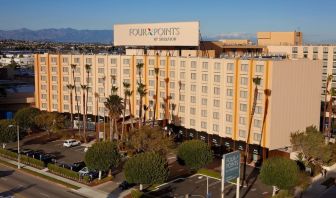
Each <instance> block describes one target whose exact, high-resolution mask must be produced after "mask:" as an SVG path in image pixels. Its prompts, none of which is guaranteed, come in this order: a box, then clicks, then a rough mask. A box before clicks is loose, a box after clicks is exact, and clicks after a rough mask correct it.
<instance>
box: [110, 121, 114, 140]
mask: <svg viewBox="0 0 336 198" xmlns="http://www.w3.org/2000/svg"><path fill="white" fill-rule="evenodd" d="M113 124H114V120H113V119H112V118H110V141H111V142H112V141H113V134H112V133H113Z"/></svg>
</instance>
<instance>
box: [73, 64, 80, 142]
mask: <svg viewBox="0 0 336 198" xmlns="http://www.w3.org/2000/svg"><path fill="white" fill-rule="evenodd" d="M76 67H77V65H76V64H71V70H72V80H73V85H74V88H75V99H76V106H77V117H78V132H79V136H81V132H80V123H79V120H80V117H79V103H78V98H77V86H76V79H75V70H76Z"/></svg>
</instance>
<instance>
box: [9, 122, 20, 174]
mask: <svg viewBox="0 0 336 198" xmlns="http://www.w3.org/2000/svg"><path fill="white" fill-rule="evenodd" d="M8 127H9V128H12V127H15V125H12V124H11V125H9V126H8ZM16 133H17V135H16V136H17V142H18V144H17V149H18V151H17V152H18V159H17V160H18V163H17V167H18V169H20V168H21V167H20V127H19V125H16Z"/></svg>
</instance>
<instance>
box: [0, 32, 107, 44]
mask: <svg viewBox="0 0 336 198" xmlns="http://www.w3.org/2000/svg"><path fill="white" fill-rule="evenodd" d="M112 34H113V31H112V30H76V29H72V28H61V29H42V30H30V29H26V28H23V29H18V30H8V31H5V30H0V40H3V39H14V40H26V41H28V40H29V41H54V42H81V43H94V42H98V43H110V42H111V41H112V37H113V35H112Z"/></svg>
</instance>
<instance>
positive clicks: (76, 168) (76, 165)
mask: <svg viewBox="0 0 336 198" xmlns="http://www.w3.org/2000/svg"><path fill="white" fill-rule="evenodd" d="M84 167H85V163H84V162H83V161H81V162H75V163H73V164H72V165H71V170H73V171H76V172H78V171H80V170H81V169H82V168H84Z"/></svg>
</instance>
